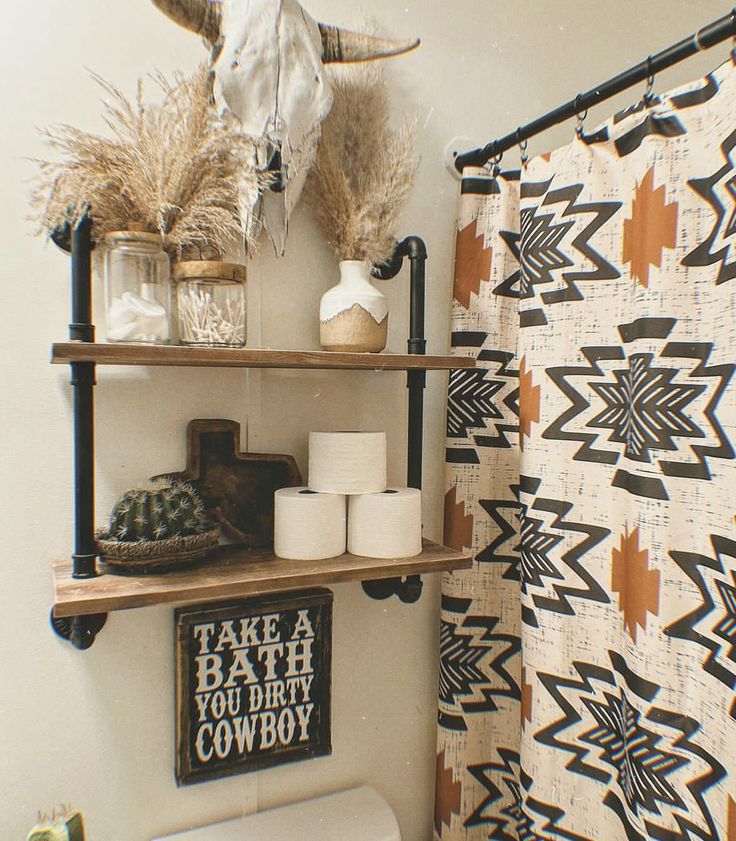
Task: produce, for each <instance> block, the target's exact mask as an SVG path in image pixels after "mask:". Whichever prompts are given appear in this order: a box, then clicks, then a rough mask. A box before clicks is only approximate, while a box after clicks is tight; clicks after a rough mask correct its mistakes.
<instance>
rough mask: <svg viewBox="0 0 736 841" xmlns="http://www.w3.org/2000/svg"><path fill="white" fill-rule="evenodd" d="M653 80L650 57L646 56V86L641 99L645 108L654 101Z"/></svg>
mask: <svg viewBox="0 0 736 841" xmlns="http://www.w3.org/2000/svg"><path fill="white" fill-rule="evenodd" d="M654 81H655V75H654V73H653V72H652V57H651V56H647V87H646V90H645V91H644V96H643V97H642V100H641V103H642V105H643V106H644V107H645V108H649V107H650V105H652V104H653V103H654Z"/></svg>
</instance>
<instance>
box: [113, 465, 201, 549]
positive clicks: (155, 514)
mask: <svg viewBox="0 0 736 841" xmlns="http://www.w3.org/2000/svg"><path fill="white" fill-rule="evenodd" d="M212 528H213V525H212V523H211V521H210V519H209V518H208V517H207V514H206V512H205V510H204V506H203V505H202V500H201V499H200V498H199V497H198V496H197V494H196V492H195V490H194V488H193V487H192V486H191V485H187V484H185V483H183V482H178V481H175V480H172V479H166V478H163V479H154V480H152V481H151V482H148V483H146V484H143V485H139V486H138V487H137V488H133V489H132V490H129V491H126V493H124V494H123V495H122V497H121V498H120V499H119V500H118V501H117V503H116V504H115V507H114V508H113V511H112V515H111V517H110V537H112V538H116V539H117V540H119V541H122V542H132V541H137V540H167V539H168V538H171V537H187V536H189V535H194V534H203V533H204V532H207V531H210V530H211V529H212Z"/></svg>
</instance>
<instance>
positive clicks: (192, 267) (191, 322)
mask: <svg viewBox="0 0 736 841" xmlns="http://www.w3.org/2000/svg"><path fill="white" fill-rule="evenodd" d="M174 279H175V281H176V306H177V312H178V324H179V341H180V342H181V343H182V344H183V345H200V346H201V345H204V346H206V347H244V346H245V341H246V330H247V327H246V299H245V285H246V280H247V273H246V270H245V266H241V265H238V264H237V263H221V262H219V261H215V260H191V261H186V262H181V263H176V264H174Z"/></svg>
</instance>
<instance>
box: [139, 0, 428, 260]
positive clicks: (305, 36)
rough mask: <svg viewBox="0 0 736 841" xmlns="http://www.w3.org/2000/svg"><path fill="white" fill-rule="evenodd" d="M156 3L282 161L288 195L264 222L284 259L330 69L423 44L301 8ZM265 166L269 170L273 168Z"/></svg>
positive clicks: (278, 1) (271, 205)
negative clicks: (328, 20)
mask: <svg viewBox="0 0 736 841" xmlns="http://www.w3.org/2000/svg"><path fill="white" fill-rule="evenodd" d="M153 3H154V5H155V6H157V7H158V8H159V9H160V10H161V11H162V12H164V13H165V14H166V15H168V17H170V18H171V19H172V20H174V21H176V23H178V24H180V25H181V26H184V27H185V28H186V29H189V30H190V31H192V32H195V33H197V34H198V35H201V36H202V37H203V38H204V39H205V41H206V42H207V43H208V44H210V45H211V47H212V51H213V57H214V64H213V67H214V72H215V98H216V100H217V102H218V105H219V106H220V108H222V109H223V110H225V109H227V110H229V111H230V112H231V113H232V114H233V115H234V116H235V117H236V118H237V120H238V121H239V123H240V128H241V130H242V131H243V132H244V133H245V134H248V135H252V136H254V137H256V138H262V139H264V140H265V141H267V145H266V149H267V153H266V157H268V158H271V156H272V155H273V154H274V153H278V155H279V156H280V159H281V167H282V170H281V177H282V182H283V186H284V189H283V190H282V191H281V192H279V193H275V192H270V193H268V194H267V195H266V196H265V197H264V200H263V207H262V218H263V222H264V225H265V227H266V229H267V231H268V233H269V236H270V237H271V239H272V241H273V243H274V246H275V248H276V250H277V252H278V253H283V249H284V243H285V240H286V233H287V227H288V221H289V217H290V216H291V211H292V210H293V208H294V206H295V205H296V203H297V201H298V200H299V196H300V194H301V191H302V187H303V186H304V180H305V179H306V176H307V174H308V172H309V169H310V167H311V165H312V163H313V161H314V156H315V154H316V149H317V144H318V142H319V137H320V126H321V123H322V121H323V120H324V119H325V117H326V116H327V115H328V114H329V112H330V108H331V107H332V91H331V88H330V84H329V79H328V77H327V74H326V73H325V64H330V63H336V62H355V61H370V60H373V59H380V58H386V57H389V56H393V55H400V54H402V53H405V52H408V51H409V50H413V49H414V48H415V47H417V46H418V45H419V39H409V40H404V41H394V40H387V39H383V38H374V37H371V36H369V35H362V34H359V33H357V32H350V31H348V30H344V29H340V28H338V27H335V26H328V25H327V24H323V23H317V22H316V21H315V20H314V19H313V18H311V17H310V16H309V14H308V13H307V12H306V11H305V10H304V9H303V8H302V7H301V6H300V5H299V3H298V2H297V0H153ZM261 154H263V153H261ZM260 163H261V165H262V166H264V168H265V166H266V165H267V163H268V161H267V160H266V159H265V158H264V159H263V160H261V161H260Z"/></svg>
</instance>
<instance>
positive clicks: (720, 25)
mask: <svg viewBox="0 0 736 841" xmlns="http://www.w3.org/2000/svg"><path fill="white" fill-rule="evenodd" d="M732 35H736V8H734V9H733V11H732V12H731V14H728V15H726V16H725V17H722V18H719V19H718V20H716V21H713V23H709V24H708V25H707V26H704V27H703V28H702V29H700V30H699V31H698V32H696V33H695V34H694V35H691V36H690V37H689V38H683V40H682V41H680V42H679V43H677V44H673V45H672V46H671V47H668V48H667V49H666V50H663V51H662V52H661V53H657V54H656V55H653V56H649V58H648V59H646V61H642V62H641V64H637V65H635V66H634V67H632V68H630V69H629V70H626V71H624V72H623V73H619V75H618V76H614V77H613V78H612V79H609V80H608V81H607V82H604V83H603V84H602V85H598V86H597V87H595V88H592V89H591V90H589V91H588V92H587V93H581V94H578V96H576V97H575V99H572V100H570V102H567V103H565V105H561V106H560V107H559V108H555V110H554V111H550V112H549V114H545V115H544V116H543V117H539V118H537V119H536V120H533V121H532V122H531V123H527V125H525V126H520V127H519V128H518V129H516V131H513V132H511V134H507V135H506V136H505V137H501V138H499V139H498V140H494V141H493V142H492V143H489V144H488V145H487V146H484V147H483V148H482V149H475V150H474V151H472V152H467V153H466V154H464V155H458V156H457V158H455V166H456V167H457V169H458V171H459V172H462V171H463V169H464V168H465V167H466V166H483V165H484V164H486V163H488V161H490V160H493V159H494V158H497V157H498V156H499V155H502V154H503V153H504V152H505V151H507V150H508V149H512V148H513V147H514V146H516V145H518V144H520V143H522V142H523V141H525V140H528V139H529V138H530V137H533V136H534V135H535V134H540V133H541V132H543V131H546V130H547V129H548V128H552V126H556V125H557V124H558V123H563V122H565V120H569V119H570V118H571V117H574V116H576V115H577V114H582V113H584V112H585V111H587V110H588V108H590V107H591V106H593V105H597V104H598V103H599V102H603V101H604V100H606V99H610V98H611V97H612V96H615V95H616V94H618V93H621V92H622V91H625V90H627V89H628V88H630V87H633V85H636V84H638V83H639V82H644V81H647V80H651V79H652V78H653V77H654V76H655V75H656V74H657V73H660V72H661V71H662V70H666V69H667V68H668V67H672V65H673V64H678V63H679V62H681V61H684V60H685V59H686V58H690V56H693V55H695V54H696V53H699V52H701V51H703V50H707V49H710V48H711V47H715V46H716V44H720V43H721V42H722V41H725V40H727V39H728V38H730V37H731V36H732Z"/></svg>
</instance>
